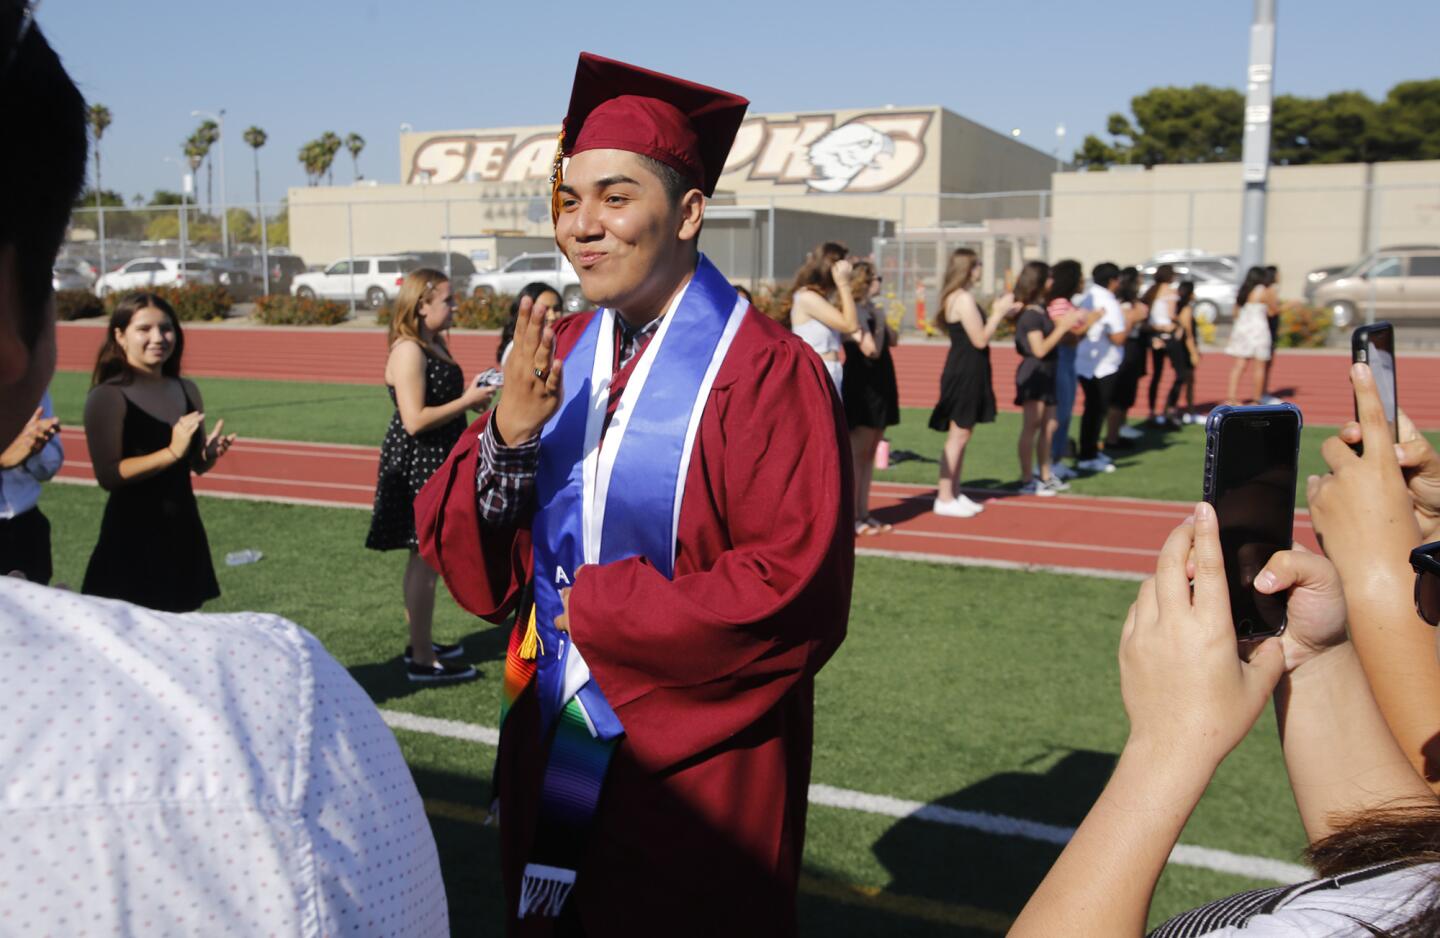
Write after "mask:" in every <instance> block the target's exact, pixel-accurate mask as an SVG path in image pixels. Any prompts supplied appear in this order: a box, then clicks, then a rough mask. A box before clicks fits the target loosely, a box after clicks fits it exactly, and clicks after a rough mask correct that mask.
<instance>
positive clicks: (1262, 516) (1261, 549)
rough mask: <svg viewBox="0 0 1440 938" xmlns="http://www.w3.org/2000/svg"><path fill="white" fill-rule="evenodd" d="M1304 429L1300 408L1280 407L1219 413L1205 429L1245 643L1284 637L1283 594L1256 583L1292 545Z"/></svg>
mask: <svg viewBox="0 0 1440 938" xmlns="http://www.w3.org/2000/svg"><path fill="white" fill-rule="evenodd" d="M1302 424H1303V419H1302V418H1301V415H1300V410H1299V408H1297V407H1296V406H1295V405H1294V404H1276V405H1273V406H1260V407H1217V408H1215V409H1214V410H1213V411H1211V412H1210V418H1209V420H1208V421H1207V422H1206V425H1205V481H1204V492H1205V501H1207V502H1209V503H1210V504H1211V505H1212V506H1214V508H1215V515H1216V518H1217V520H1218V521H1219V525H1220V550H1221V553H1222V554H1223V555H1224V558H1225V580H1226V583H1228V584H1229V588H1230V615H1231V617H1232V619H1233V620H1234V623H1235V635H1236V637H1237V638H1240V639H1242V640H1245V639H1259V638H1267V637H1269V636H1272V635H1279V634H1280V633H1281V632H1283V631H1285V603H1286V597H1285V595H1284V594H1279V595H1275V596H1266V595H1263V594H1261V593H1258V592H1256V591H1255V587H1254V583H1255V577H1256V575H1258V574H1259V573H1260V571H1261V570H1263V569H1265V564H1267V563H1269V561H1270V557H1271V556H1272V555H1273V554H1275V552H1276V551H1281V550H1288V549H1289V548H1290V546H1291V544H1292V540H1293V529H1294V526H1295V482H1296V476H1297V474H1298V471H1299V465H1300V428H1301V426H1302Z"/></svg>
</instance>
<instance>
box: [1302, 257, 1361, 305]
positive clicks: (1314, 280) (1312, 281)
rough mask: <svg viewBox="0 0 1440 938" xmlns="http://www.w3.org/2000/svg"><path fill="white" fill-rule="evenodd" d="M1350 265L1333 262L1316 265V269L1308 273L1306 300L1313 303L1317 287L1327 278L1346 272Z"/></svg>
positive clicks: (1306, 278) (1306, 277)
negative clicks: (1325, 264)
mask: <svg viewBox="0 0 1440 938" xmlns="http://www.w3.org/2000/svg"><path fill="white" fill-rule="evenodd" d="M1350 267H1351V265H1350V264H1331V265H1329V266H1328V267H1316V268H1315V269H1314V270H1312V271H1310V272H1309V273H1308V274H1306V275H1305V302H1306V303H1313V302H1314V301H1315V288H1316V287H1318V286H1320V284H1322V283H1324V282H1325V281H1326V280H1329V279H1330V278H1331V277H1334V276H1336V275H1337V274H1342V273H1344V272H1345V271H1347V270H1349V269H1350Z"/></svg>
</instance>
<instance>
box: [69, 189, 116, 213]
mask: <svg viewBox="0 0 1440 938" xmlns="http://www.w3.org/2000/svg"><path fill="white" fill-rule="evenodd" d="M97 205H103V206H105V207H106V208H124V207H125V197H124V196H122V195H121V194H120V193H118V192H116V191H114V190H113V189H102V190H100V191H98V192H97V191H96V190H94V189H91V188H89V187H86V188H84V189H81V190H80V194H79V195H77V196H76V197H75V208H94V207H95V206H97ZM105 214H106V215H109V214H110V213H109V212H106V213H105Z"/></svg>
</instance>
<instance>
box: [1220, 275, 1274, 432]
mask: <svg viewBox="0 0 1440 938" xmlns="http://www.w3.org/2000/svg"><path fill="white" fill-rule="evenodd" d="M1269 297H1270V288H1269V287H1268V286H1266V285H1265V268H1263V267H1251V268H1250V269H1249V270H1248V271H1246V273H1245V280H1244V281H1243V282H1242V283H1241V284H1240V290H1239V292H1238V293H1236V294H1235V303H1236V306H1237V307H1238V308H1239V312H1237V313H1236V314H1235V324H1234V326H1232V327H1231V329H1230V342H1229V344H1227V345H1226V346H1225V354H1226V355H1229V356H1231V357H1233V358H1234V359H1235V365H1234V367H1233V368H1231V369H1230V383H1229V385H1228V390H1227V392H1226V394H1225V403H1227V404H1238V403H1240V397H1239V387H1240V378H1241V376H1242V375H1244V374H1245V369H1246V368H1247V367H1249V365H1250V363H1251V362H1252V361H1253V362H1257V363H1258V367H1256V369H1255V376H1254V381H1255V395H1254V400H1255V401H1256V402H1257V403H1258V402H1259V401H1260V399H1261V398H1262V397H1264V396H1265V365H1264V363H1265V362H1267V361H1269V360H1270V354H1271V340H1270V305H1269V303H1268V300H1269Z"/></svg>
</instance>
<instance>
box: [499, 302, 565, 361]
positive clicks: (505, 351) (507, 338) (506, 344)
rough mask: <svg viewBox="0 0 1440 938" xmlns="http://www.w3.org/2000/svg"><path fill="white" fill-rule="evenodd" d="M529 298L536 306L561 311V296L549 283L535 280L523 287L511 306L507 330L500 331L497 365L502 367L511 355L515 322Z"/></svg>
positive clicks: (506, 323) (506, 324) (506, 325)
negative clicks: (524, 301)
mask: <svg viewBox="0 0 1440 938" xmlns="http://www.w3.org/2000/svg"><path fill="white" fill-rule="evenodd" d="M527 297H528V298H529V299H530V301H531V302H532V303H534V304H535V305H536V306H543V307H544V308H545V309H546V310H549V311H551V312H559V311H560V294H558V293H556V292H555V288H554V287H552V286H550V285H549V284H548V283H541V282H540V281H538V280H535V281H532V282H530V283H527V284H525V286H523V287H521V288H520V292H519V293H517V294H515V299H514V301H513V302H512V303H511V304H510V318H509V319H508V320H506V322H505V328H504V329H501V330H500V345H499V346H498V347H497V348H496V349H495V363H496V364H497V365H500V366H502V367H503V366H504V364H505V358H506V357H507V356H508V355H509V354H510V346H511V345H512V344H514V342H515V322H516V320H517V319H518V318H519V317H520V303H521V302H522V301H523V300H525V299H526V298H527Z"/></svg>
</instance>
